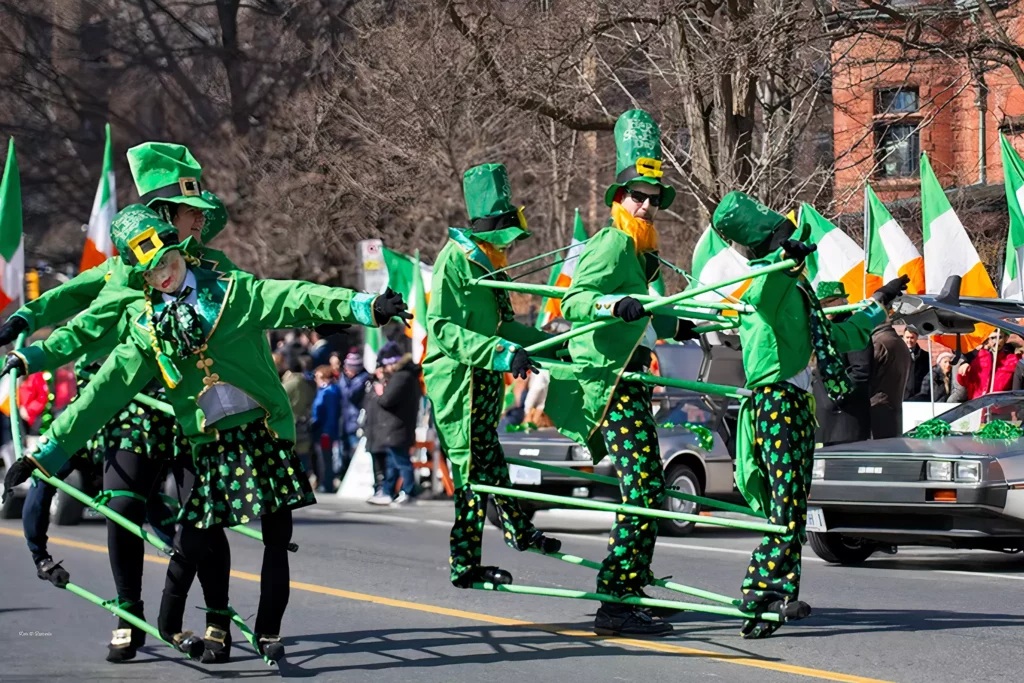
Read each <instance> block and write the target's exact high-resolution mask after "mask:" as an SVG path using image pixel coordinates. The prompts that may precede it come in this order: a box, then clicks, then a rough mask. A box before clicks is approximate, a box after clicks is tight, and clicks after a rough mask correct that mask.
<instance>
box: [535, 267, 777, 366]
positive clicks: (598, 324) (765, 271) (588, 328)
mask: <svg viewBox="0 0 1024 683" xmlns="http://www.w3.org/2000/svg"><path fill="white" fill-rule="evenodd" d="M796 265H797V263H796V261H794V260H793V259H786V260H784V261H780V262H779V263H774V264H772V265H770V266H765V267H764V268H759V269H757V270H755V271H752V272H749V273H744V274H743V275H739V276H737V277H733V278H729V279H728V280H725V281H724V282H718V283H715V284H713V285H705V286H704V287H697V288H696V289H687V290H686V291H684V292H679V293H677V294H673V295H671V296H665V297H659V298H657V299H655V300H654V301H652V302H650V303H649V304H648V305H647V306H646V308H647V309H649V310H655V309H658V308H666V307H668V306H672V305H674V304H675V303H677V302H679V301H685V300H687V299H693V298H695V297H698V296H700V295H701V294H704V293H705V292H710V291H713V290H715V289H719V288H721V287H726V286H728V285H732V284H736V283H737V282H743V281H744V280H749V279H751V278H757V277H765V276H767V275H771V274H772V273H777V272H779V271H782V270H789V269H792V268H794V267H796ZM621 321H622V319H621V318H604V319H602V320H595V321H594V322H592V323H587V324H586V325H581V326H579V327H577V328H575V329H572V330H569V331H568V332H565V333H563V334H558V335H555V336H553V337H549V338H547V339H545V340H543V341H540V342H537V343H536V344H531V345H530V346H527V347H526V349H525V350H526V351H527V353H531V354H533V353H536V352H538V351H543V350H544V349H549V348H552V347H555V346H561V345H562V344H563V343H564V342H567V341H569V340H570V339H574V338H576V337H579V336H580V335H583V334H586V333H588V332H593V331H594V330H599V329H601V328H602V327H607V326H608V325H614V324H615V323H617V322H621Z"/></svg>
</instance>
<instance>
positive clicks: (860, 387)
mask: <svg viewBox="0 0 1024 683" xmlns="http://www.w3.org/2000/svg"><path fill="white" fill-rule="evenodd" d="M816 294H817V296H818V300H819V301H821V306H822V308H829V307H832V306H845V305H846V304H848V303H850V300H849V295H848V294H847V293H846V287H845V285H843V283H842V282H820V283H818V289H817V292H816ZM850 315H851V313H837V314H834V315H833V314H829V315H828V316H827V317H828V318H829V320H832V321H833V322H842V321H844V320H847V319H848V318H849V317H850ZM873 356H874V351H873V350H872V348H871V347H870V346H868V347H867V348H865V349H862V350H860V351H850V352H847V353H844V354H842V359H843V363H844V364H845V365H846V374H847V376H848V378H849V382H850V393H848V394H847V395H846V396H844V397H843V398H842V399H841V400H839V401H833V400H832V399H830V398H829V396H828V392H826V391H825V386H824V384H823V383H822V381H821V377H820V373H819V372H818V368H817V365H815V369H814V387H813V388H814V400H815V403H816V408H815V417H816V418H817V420H818V431H817V433H816V435H815V441H816V442H817V443H820V444H824V445H826V446H827V445H829V444H834V443H848V442H851V441H863V440H865V439H870V438H871V362H872V358H873Z"/></svg>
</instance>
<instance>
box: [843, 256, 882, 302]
mask: <svg viewBox="0 0 1024 683" xmlns="http://www.w3.org/2000/svg"><path fill="white" fill-rule="evenodd" d="M871 278H875V279H876V280H877V279H880V278H878V277H877V276H875V275H869V276H868V287H869V288H870V287H871V283H872V279H871ZM839 281H840V282H842V283H843V286H844V287H845V288H846V293H847V294H848V295H849V296H848V298H849V300H850V301H861V300H863V299H864V262H863V261H861V262H860V263H858V264H857V265H855V266H854V267H853V268H850V270H848V271H847V272H846V274H845V275H843V276H842V277H841V278H839ZM879 286H881V284H880V283H879ZM876 289H877V287H876Z"/></svg>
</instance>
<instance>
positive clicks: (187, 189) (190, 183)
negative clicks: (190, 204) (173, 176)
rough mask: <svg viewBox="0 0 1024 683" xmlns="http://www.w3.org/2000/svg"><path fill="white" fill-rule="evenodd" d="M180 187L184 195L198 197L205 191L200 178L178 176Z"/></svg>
mask: <svg viewBox="0 0 1024 683" xmlns="http://www.w3.org/2000/svg"><path fill="white" fill-rule="evenodd" d="M178 187H180V188H181V196H182V197H198V196H199V195H201V194H202V193H203V191H202V189H201V188H200V187H199V178H178Z"/></svg>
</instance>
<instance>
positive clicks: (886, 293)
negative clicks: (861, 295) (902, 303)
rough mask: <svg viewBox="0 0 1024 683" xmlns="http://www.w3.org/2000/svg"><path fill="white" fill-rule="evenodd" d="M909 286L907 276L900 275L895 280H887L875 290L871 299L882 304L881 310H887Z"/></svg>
mask: <svg viewBox="0 0 1024 683" xmlns="http://www.w3.org/2000/svg"><path fill="white" fill-rule="evenodd" d="M908 284H910V276H909V275H900V276H899V277H898V278H896V279H895V280H889V281H888V282H886V283H885V284H884V285H882V286H881V287H879V288H878V289H876V290H875V293H874V294H872V295H871V297H872V298H873V299H874V300H875V301H877V302H878V303H880V304H882V306H883V308H889V306H891V305H892V302H893V301H894V300H895V299H896V297H898V296H899V295H900V294H902V293H903V291H904V290H905V289H906V288H907V285H908Z"/></svg>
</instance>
